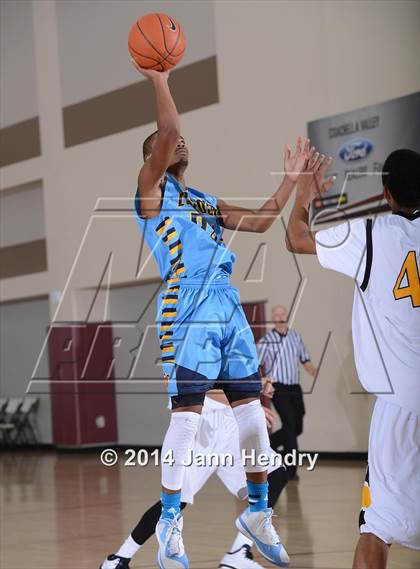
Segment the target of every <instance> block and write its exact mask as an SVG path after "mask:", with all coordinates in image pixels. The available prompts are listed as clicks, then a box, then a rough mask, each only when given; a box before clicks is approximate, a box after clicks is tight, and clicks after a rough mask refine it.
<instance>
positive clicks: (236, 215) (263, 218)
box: [218, 137, 315, 233]
mask: <svg viewBox="0 0 420 569" xmlns="http://www.w3.org/2000/svg"><path fill="white" fill-rule="evenodd" d="M314 151H315V149H314V148H312V149H311V148H310V141H309V139H308V138H306V139H305V138H302V137H299V138H298V140H297V143H296V150H295V153H294V154H293V153H292V149H291V147H290V146H289V145H288V144H287V145H286V146H285V149H284V173H285V175H284V178H283V181H282V183H281V184H280V186H279V188H278V189H277V191H276V193H275V194H274V195H273V196H272V197H271V198H269V199H268V200H267V201H266V202H265V203H264V205H263V206H262V207H260V208H259V209H257V210H252V209H247V208H243V207H238V206H234V205H231V204H227V203H226V202H225V201H224V200H218V206H219V210H220V214H221V217H222V225H223V227H226V229H234V230H237V231H250V232H254V233H264V231H267V229H269V228H270V227H271V226H272V224H273V223H274V221H275V219H276V218H277V217H278V216H279V214H280V213H281V211H282V210H283V208H284V206H285V205H286V203H287V201H288V199H289V197H290V195H291V193H292V191H293V189H294V187H295V185H296V182H297V180H298V177H299V174H300V173H301V172H302V170H303V169H304V167H305V165H306V163H307V161H308V160H309V158H310V156H311V155H312V154H313V153H314Z"/></svg>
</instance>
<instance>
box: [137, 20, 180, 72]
mask: <svg viewBox="0 0 420 569" xmlns="http://www.w3.org/2000/svg"><path fill="white" fill-rule="evenodd" d="M185 46H186V42H185V36H184V32H183V31H182V28H181V26H180V25H179V23H178V22H177V20H175V18H171V17H170V16H167V15H166V14H161V13H154V14H146V15H145V16H142V17H141V18H139V19H138V20H137V22H136V23H135V24H134V25H133V26H132V28H131V30H130V33H129V35H128V50H129V52H130V54H131V56H132V57H133V59H135V61H136V62H137V63H138V65H140V67H143V69H154V70H155V71H166V70H168V69H172V68H173V67H175V65H178V63H179V62H180V61H181V59H182V57H183V55H184V52H185Z"/></svg>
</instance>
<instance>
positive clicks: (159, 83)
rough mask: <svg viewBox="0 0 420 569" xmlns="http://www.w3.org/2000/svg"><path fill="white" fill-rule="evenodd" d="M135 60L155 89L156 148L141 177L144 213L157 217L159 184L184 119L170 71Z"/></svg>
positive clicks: (149, 157) (159, 198)
mask: <svg viewBox="0 0 420 569" xmlns="http://www.w3.org/2000/svg"><path fill="white" fill-rule="evenodd" d="M132 61H133V65H134V66H135V67H136V68H137V69H138V71H139V72H140V73H141V74H142V75H144V76H145V77H147V78H149V79H150V80H151V81H152V83H153V87H154V91H155V102H156V121H157V127H158V133H157V135H156V140H155V141H154V144H153V151H152V153H151V155H150V156H148V157H147V158H146V160H145V162H144V164H143V166H142V168H141V170H140V172H139V177H138V187H139V196H140V207H141V211H142V214H143V215H144V217H154V216H156V215H157V214H158V213H159V210H160V201H161V192H160V187H159V184H160V181H161V179H162V177H163V176H164V174H165V172H166V169H167V168H168V166H169V164H170V161H171V159H172V156H173V152H174V150H175V148H176V145H177V142H178V139H179V136H180V123H179V116H178V111H177V109H176V106H175V103H174V100H173V98H172V95H171V92H170V90H169V85H168V78H169V71H153V70H152V69H143V68H141V67H139V66H138V65H137V63H136V62H135V61H134V60H132Z"/></svg>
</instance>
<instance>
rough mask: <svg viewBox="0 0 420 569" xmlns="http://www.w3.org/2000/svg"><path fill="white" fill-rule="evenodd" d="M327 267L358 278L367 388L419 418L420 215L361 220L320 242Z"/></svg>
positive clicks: (359, 342) (357, 339)
mask: <svg viewBox="0 0 420 569" xmlns="http://www.w3.org/2000/svg"><path fill="white" fill-rule="evenodd" d="M316 243H317V246H316V247H317V255H318V259H319V261H320V263H321V265H322V266H323V267H325V268H328V269H334V270H336V271H339V272H340V273H344V274H345V275H347V276H349V277H352V278H353V279H354V280H355V283H356V289H355V294H354V304H353V344H354V354H355V360H356V367H357V371H358V375H359V379H360V381H361V383H362V385H363V387H364V388H365V389H366V390H367V391H369V392H370V393H373V394H375V395H377V396H378V397H380V398H385V399H386V400H387V401H388V402H389V403H393V404H396V405H399V406H400V407H402V408H404V409H405V410H407V411H409V412H410V411H411V412H413V413H415V414H417V415H419V414H420V278H419V267H420V262H419V243H420V212H416V213H414V214H413V215H405V214H400V213H396V214H392V215H385V216H382V217H378V218H376V219H375V220H364V219H358V220H356V221H352V222H349V223H343V224H341V225H338V226H336V227H332V228H330V229H326V230H322V231H319V232H317V234H316Z"/></svg>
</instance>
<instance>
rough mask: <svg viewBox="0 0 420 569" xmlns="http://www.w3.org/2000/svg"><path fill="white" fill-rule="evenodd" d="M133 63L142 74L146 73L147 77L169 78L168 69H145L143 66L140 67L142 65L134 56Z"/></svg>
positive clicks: (153, 78)
mask: <svg viewBox="0 0 420 569" xmlns="http://www.w3.org/2000/svg"><path fill="white" fill-rule="evenodd" d="M131 63H132V64H133V65H134V67H135V68H136V69H137V71H138V72H139V73H141V74H142V75H144V76H145V77H147V78H148V79H152V81H153V80H155V79H166V80H168V78H169V70H167V71H155V70H154V69H143V67H140V65H139V64H138V63H137V61H136V60H135V59H134V58H133V57H132V58H131Z"/></svg>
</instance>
